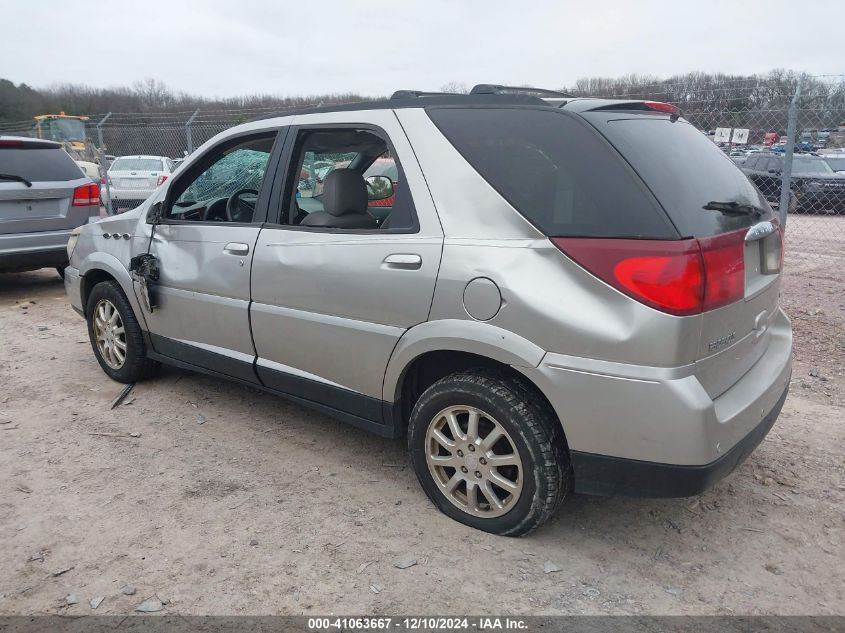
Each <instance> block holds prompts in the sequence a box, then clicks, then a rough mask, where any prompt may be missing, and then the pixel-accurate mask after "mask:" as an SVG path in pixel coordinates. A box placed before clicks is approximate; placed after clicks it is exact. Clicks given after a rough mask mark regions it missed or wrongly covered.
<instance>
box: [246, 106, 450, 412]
mask: <svg viewBox="0 0 845 633" xmlns="http://www.w3.org/2000/svg"><path fill="white" fill-rule="evenodd" d="M333 122H336V123H333ZM294 123H295V124H296V126H297V127H296V128H294V129H293V130H292V131H291V133H290V134H289V135H288V143H289V145H290V148H291V151H290V152H286V154H288V155H289V156H290V158H289V159H288V161H287V167H286V169H285V172H284V176H285V177H284V179H282V178H281V175H280V176H279V177H277V178H276V182H277V183H281V182H282V181H283V182H284V185H285V186H284V187H281V186H280V187H279V191H278V192H276V191H275V190H276V187H275V186H274V197H273V199H272V203H271V208H270V210H269V214H268V218H270V219H272V218H273V216H274V215H275V216H276V218H277V219H276V224H269V223H268V224H267V225H265V227H264V228H263V229H262V231H261V234H260V236H259V238H258V243H257V244H256V251H255V258H254V260H253V273H252V301H253V303H252V307H251V310H250V315H251V322H252V333H253V337H254V340H255V347H256V351H257V355H258V359H257V371H258V374H259V376H260V377H261V380H262V381H263V382H264V384H266V385H268V386H270V387H273V388H275V389H278V390H280V391H283V392H285V393H288V394H290V395H292V396H296V397H300V398H303V399H306V400H309V401H312V402H314V401H316V402H318V403H320V404H323V405H326V406H330V407H332V408H333V409H334V410H336V411H340V412H341V413H345V414H347V415H348V416H351V417H349V418H347V419H348V420H349V421H350V422H351V423H358V424H363V425H365V426H366V425H367V424H368V423H373V422H375V423H377V424H379V423H381V422H382V402H381V398H382V386H383V382H384V373H385V370H386V367H387V363H388V360H389V359H390V355H391V353H392V352H393V349H394V347H395V346H396V343H397V341H398V340H399V338H400V337H401V336H402V335H403V334H404V333H405V331H406V330H408V329H409V328H411V327H413V326H414V325H417V324H419V323H422V322H424V321H426V319H427V318H428V315H429V310H430V308H431V300H432V296H433V294H434V284H435V280H436V278H437V270H438V267H439V265H440V256H441V252H442V249H443V231H442V229H441V227H440V223H439V221H438V219H437V214H436V211H435V209H434V205H433V203H432V200H431V196H430V194H429V192H428V189H427V187H426V184H425V180H424V178H423V176H422V172H421V170H420V168H419V165H418V164H417V162H416V159H415V157H414V153H413V150H412V149H411V146H410V144H409V142H408V139H407V138H406V137H405V134H404V132H403V130H402V127H401V126H400V125H399V122H398V120H397V119H396V117H395V115H394V114H393V112H392V111H390V110H377V111H371V112H355V113H353V114H351V115H350V114H349V113H337V114H320V115H306V116H302V117H296V119H295V120H294ZM317 133H319V138H320V139H321V140H320V141H319V142H317V141H315V143H317V145H316V147H315V149H314V150H309V149H308V148H309V147H312V146H311V145H309V143H310V141H309V139H316V138H317V137H316V136H315V135H316V134H317ZM353 133H357V134H360V135H361V136H362V137H367V138H368V139H369V140H368V141H362V143H363V145H367V144H369V145H370V148H371V149H370V151H373V152H375V151H379V150H376V149H374V148H375V147H379V148H380V147H381V145H380V144H381V143H382V142H384V143H386V144H387V146H389V149H390V154H391V156H393V157H395V160H396V164H397V166H398V167H397V170H398V174H399V175H398V176H397V180H398V188H397V191H396V195H395V199H394V200H395V202H394V205H393V207H392V208H391V213H390V215H389V217H388V218H387V220H385V222H384V223H382V224H381V225H377V224H376V223H375V222H373V223H372V224H371V225H370V228H366V229H344V228H332V227H331V226H325V227H324V226H306V225H301V224H299V220H300V218H298V217H296V216H297V215H298V214H297V213H295V212H294V210H295V209H299V210H300V211H301V212H302V213H307V210H306V209H305V204H304V203H305V201H306V200H307V199H308V198H307V194H309V193H310V190H309V189H307V188H306V185H305V183H303V181H302V179H301V178H300V176H301V166H302V165H303V163H304V162H307V161H308V160H309V159H313V158H314V155H320V156H322V155H323V154H325V155H326V156H334V157H335V158H337V160H339V161H341V162H343V163H346V161H347V160H350V159H352V157H354V156H355V155H357V154H358V153H360V152H365V151H368V150H367V149H366V148H362V147H361V146H360V144H359V146H356V147H351V146H349V145H348V144H347V140H341V139H346V138H347V137H348V136H349V135H350V134H353ZM379 153H380V152H379ZM346 164H349V163H346ZM351 166H352V168H355V166H356V161H355V160H352V163H351ZM363 167H366V165H364V166H363ZM363 167H362V169H361V170H360V171H361V174H360V177H361V179H362V180H363V177H364V175H363ZM297 193H298V195H297ZM303 194H305V195H303ZM338 195H341V194H338ZM314 200H315V201H316V202H319V196H317V197H315V199H314ZM299 215H300V216H301V214H299ZM370 215H372V214H370Z"/></svg>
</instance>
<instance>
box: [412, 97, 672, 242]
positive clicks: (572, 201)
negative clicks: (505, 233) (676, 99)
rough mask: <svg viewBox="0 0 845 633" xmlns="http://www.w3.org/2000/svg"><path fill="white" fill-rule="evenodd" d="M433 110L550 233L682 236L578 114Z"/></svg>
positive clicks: (458, 143) (471, 157)
mask: <svg viewBox="0 0 845 633" xmlns="http://www.w3.org/2000/svg"><path fill="white" fill-rule="evenodd" d="M428 114H429V116H430V117H431V119H432V121H434V123H435V125H437V127H438V128H439V129H440V130H441V132H443V134H444V135H445V136H446V138H447V139H449V141H450V142H451V143H452V145H454V146H455V149H457V150H458V151H459V152H460V153H461V154H462V155H463V157H464V158H465V159H466V160H467V161H468V162H469V163H470V164H471V165H472V166H473V167H474V168H475V170H476V171H477V172H478V173H479V174H481V176H482V177H484V179H485V180H486V181H487V182H489V183H490V185H491V186H492V187H493V188H494V189H496V191H498V192H499V193H500V194H501V195H502V197H504V198H505V199H506V200H507V201H508V202H509V203H510V204H511V205H512V206H513V207H514V208H515V209H516V210H517V211H519V212H520V213H521V214H522V215H523V216H524V217H525V218H526V219H527V220H528V221H529V222H531V223H532V224H533V225H534V226H536V227H537V228H539V229H540V230H541V231H543V233H545V234H546V235H549V236H554V237H633V238H651V239H675V238H677V237H678V235H677V232H676V231H675V230H674V228H673V227H672V225H671V223H670V222H669V221H668V220H667V218H666V216H665V214H664V213H663V211H662V210H661V209H660V208H659V206H658V205H657V204H656V203H655V202H654V200H653V198H652V196H651V195H650V194H649V193H648V190H647V189H646V188H645V187H644V186H643V185H642V183H641V182H640V181H639V179H638V178H637V176H636V174H634V173H632V172H631V170H630V169H629V168H628V167H627V166H626V165H625V162H624V161H623V160H622V159H621V158H620V157H619V155H618V154H617V153H616V152H615V151H614V150H613V148H612V147H610V146H609V145H608V144H607V143H606V142H605V141H603V139H602V138H601V137H600V136H599V135H597V134H596V132H595V130H593V129H592V128H590V127H589V126H588V125H585V124H584V122H583V121H580V120H578V119H576V118H575V117H574V116H572V115H569V114H565V113H563V112H560V111H556V110H551V109H549V110H541V109H531V108H431V109H429V110H428Z"/></svg>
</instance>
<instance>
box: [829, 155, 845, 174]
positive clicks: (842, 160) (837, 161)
mask: <svg viewBox="0 0 845 633" xmlns="http://www.w3.org/2000/svg"><path fill="white" fill-rule="evenodd" d="M824 160H825V162H826V163H827V164H828V166H829V167H830V168H831V169H832V170H833V171H845V156H837V157H836V158H825V159H824Z"/></svg>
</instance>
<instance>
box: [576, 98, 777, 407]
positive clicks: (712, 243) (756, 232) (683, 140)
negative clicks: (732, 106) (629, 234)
mask: <svg viewBox="0 0 845 633" xmlns="http://www.w3.org/2000/svg"><path fill="white" fill-rule="evenodd" d="M584 117H585V118H586V119H587V120H588V121H590V122H591V123H592V124H593V125H594V126H595V127H596V128H597V129H598V130H599V131H600V132H601V133H602V134H604V135H605V137H606V138H607V139H608V140H609V141H610V142H611V143H612V144H613V145H614V146H615V147H616V148H617V150H619V152H620V153H621V154H622V156H623V157H624V158H625V159H626V160H627V161H628V162H629V163H630V164H631V165H632V166H633V167H634V169H635V170H636V171H637V172H638V173H639V175H640V176H641V177H642V179H643V180H644V182H645V183H646V185H647V186H648V187H649V188H650V189H651V190H652V192H653V193H654V195H655V197H656V198H657V200H658V201H659V202H660V203H661V205H662V206H663V208H664V209H665V211H666V213H667V215H668V216H669V218H670V219H671V221H672V222H673V223H674V224H675V226H676V227H677V229H678V232H679V233H680V235H681V236H682V237H694V238H697V239H698V240H699V242H700V243H701V246H702V251H703V252H704V256H705V260H706V258H707V252H708V249H712V250H713V252H714V253H718V255H716V256H717V257H724V256H725V253H726V252H731V253H733V255H731V257H733V259H732V262H731V265H730V266H728V269H729V272H728V273H727V274H726V276H725V278H724V279H722V280H720V282H721V283H724V284H736V286H739V291H740V296H741V298H740V299H738V300H734V301H732V302H731V303H729V304H727V305H724V306H722V307H718V308H716V309H713V310H709V311H706V312H704V313H703V314H702V315H701V336H700V340H699V351H698V363H697V364H698V366H699V369H698V370H697V375H698V378H699V380H700V381H701V382H702V384H703V385H704V387H705V389H706V390H707V391H708V393H709V395H710V396H711V397H714V398H715V397H716V396H718V395H720V394H721V393H723V392H724V391H725V390H727V389H728V388H729V387H730V386H731V385H733V384H734V383H735V382H736V381H737V380H738V379H739V378H740V377H742V376H743V375H744V374H745V372H747V371H748V370H749V369H750V368H751V367H752V366H753V365H754V363H756V362H757V360H758V359H759V358H760V357H761V356H762V355H763V353H764V352H765V350H766V348H767V346H768V342H769V336H768V332H767V328H768V326H769V322H770V320H771V319H773V318H774V316H775V313H776V311H777V309H778V295H779V291H780V265H781V248H782V247H781V234H780V231H779V230H777V229H776V222H777V220H776V219H775V217H774V214H773V213H772V210H771V207H770V206H769V205H768V203H767V202H766V200H765V198H764V197H763V196H762V195H761V194H760V192H759V191H758V190H757V188H755V187H754V186H752V184H751V183H750V182H749V179H748V178H747V177H746V176H745V175H744V174H743V172H742V171H741V170H740V169H738V168H737V167H736V165H734V164H733V162H732V161H731V160H730V159H729V158H728V157H727V156H725V154H724V153H723V152H721V151H720V150H719V149H718V148H717V147H716V146H715V145H714V144H713V143H712V142H711V141H709V140H707V139H706V138H705V137H704V135H702V134H701V132H699V131H698V130H697V129H696V128H694V127H693V126H692V125H690V124H689V123H687V122H685V121H684V120H683V119H677V120H674V121H673V120H672V119H671V118H670V117H668V116H662V115H657V114H642V115H636V114H622V113H613V114H611V113H609V112H588V113H585V114H584ZM714 202H715V203H728V204H732V203H736V204H737V205H739V206H740V207H746V206H747V207H751V208H753V209H755V210H756V212H754V213H741V212H736V213H729V212H720V211H717V210H712V209H706V208H705V207H706V206H708V204H709V203H714ZM724 247H728V248H729V249H730V250H729V251H725V250H724ZM715 290H718V289H714V291H715Z"/></svg>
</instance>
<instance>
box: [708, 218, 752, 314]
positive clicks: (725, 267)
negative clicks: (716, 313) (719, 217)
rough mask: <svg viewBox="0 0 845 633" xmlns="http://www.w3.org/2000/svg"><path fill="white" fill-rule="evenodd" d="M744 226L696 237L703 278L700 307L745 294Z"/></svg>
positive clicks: (745, 231) (727, 300)
mask: <svg viewBox="0 0 845 633" xmlns="http://www.w3.org/2000/svg"><path fill="white" fill-rule="evenodd" d="M746 233H747V229H742V230H739V231H731V232H730V233H723V234H722V235H714V236H713V237H703V238H699V239H698V243H699V244H700V245H701V254H702V256H703V257H704V270H705V271H706V281H705V283H704V306H703V309H704V310H705V311H707V310H713V309H715V308H719V307H721V306H723V305H727V304H728V303H733V302H734V301H736V300H737V299H740V298H742V296H743V295H744V294H745V234H746Z"/></svg>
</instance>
